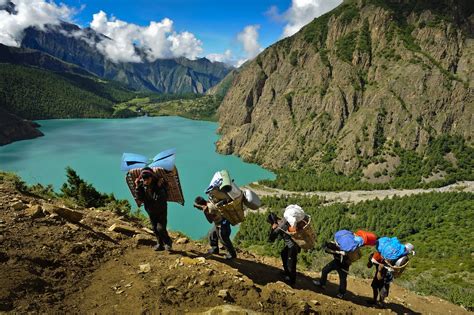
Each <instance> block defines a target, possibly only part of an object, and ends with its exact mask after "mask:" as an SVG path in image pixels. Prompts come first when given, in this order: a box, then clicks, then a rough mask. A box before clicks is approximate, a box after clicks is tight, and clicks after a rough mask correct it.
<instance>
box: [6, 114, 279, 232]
mask: <svg viewBox="0 0 474 315" xmlns="http://www.w3.org/2000/svg"><path fill="white" fill-rule="evenodd" d="M38 123H39V124H41V128H40V129H41V131H42V132H43V133H44V134H45V136H44V137H40V138H36V139H32V140H25V141H19V142H14V143H12V144H9V145H6V146H3V147H0V169H1V170H6V171H13V172H16V173H17V174H19V175H20V176H21V177H22V178H23V180H25V181H26V182H27V183H29V184H34V183H41V184H44V185H47V184H52V185H53V186H54V188H55V190H56V191H59V189H60V187H61V185H62V183H64V182H65V181H66V172H65V168H66V167H67V166H70V167H72V168H73V169H74V170H76V172H77V173H78V174H79V176H80V177H81V178H83V179H84V180H86V181H88V182H89V183H92V184H93V185H94V187H95V188H97V190H99V191H101V192H106V193H114V194H115V196H116V197H118V198H120V199H128V200H129V201H130V204H131V205H132V209H134V208H136V204H135V202H134V200H133V199H132V197H131V194H130V192H129V190H128V187H127V185H126V183H125V172H122V171H120V159H121V156H122V153H124V152H131V153H137V154H142V155H145V156H147V157H149V158H152V157H153V156H154V155H155V154H157V153H159V152H160V151H163V150H166V149H169V148H176V150H177V153H176V166H177V168H178V171H179V175H180V179H181V183H182V188H183V192H184V197H185V205H184V206H181V205H178V204H175V203H169V204H168V229H170V230H175V231H182V232H184V233H185V234H186V235H188V236H190V237H192V238H194V239H197V238H201V237H203V236H205V235H206V234H207V231H208V230H209V228H210V227H211V226H210V225H209V223H208V222H207V221H206V219H205V218H204V215H203V214H202V213H201V212H199V211H198V210H196V209H195V208H193V206H192V204H193V201H194V198H195V197H196V196H197V195H201V196H205V195H204V190H205V189H206V188H207V186H208V184H209V182H210V180H211V178H212V176H213V174H214V172H216V171H218V170H221V169H227V170H228V171H229V173H230V175H231V177H232V178H233V179H234V180H235V182H236V184H237V185H240V186H242V185H245V184H248V183H250V182H253V181H257V180H261V179H273V178H274V174H273V173H271V172H269V171H267V170H265V169H263V168H261V167H260V166H258V165H255V164H249V163H245V162H243V161H242V160H240V159H239V158H237V157H235V156H225V155H220V154H218V153H216V152H215V145H214V143H215V142H216V141H217V139H218V136H217V135H216V133H215V131H216V129H217V124H216V123H211V122H203V121H195V120H189V119H184V118H180V117H140V118H132V119H67V120H66V119H64V120H63V119H61V120H44V121H38ZM142 210H143V209H142ZM143 212H144V210H143ZM235 230H236V228H233V232H234V233H235Z"/></svg>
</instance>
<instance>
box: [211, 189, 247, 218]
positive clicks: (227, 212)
mask: <svg viewBox="0 0 474 315" xmlns="http://www.w3.org/2000/svg"><path fill="white" fill-rule="evenodd" d="M242 201H243V195H242V196H240V197H239V198H237V199H235V200H232V201H230V202H227V203H222V204H220V203H217V204H216V206H217V209H218V210H219V212H220V213H221V214H222V216H223V217H224V218H226V219H227V220H228V221H229V222H230V224H232V225H236V224H239V223H241V222H243V221H244V218H245V215H244V207H243V203H242Z"/></svg>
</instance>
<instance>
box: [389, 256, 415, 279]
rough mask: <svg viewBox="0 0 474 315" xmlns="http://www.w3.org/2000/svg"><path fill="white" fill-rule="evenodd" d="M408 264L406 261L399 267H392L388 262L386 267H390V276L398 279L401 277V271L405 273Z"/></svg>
mask: <svg viewBox="0 0 474 315" xmlns="http://www.w3.org/2000/svg"><path fill="white" fill-rule="evenodd" d="M406 258H408V257H406ZM409 262H410V261H409V260H408V259H407V261H406V262H405V263H404V264H403V265H401V266H392V265H391V264H389V263H388V262H387V265H388V266H389V267H390V269H391V271H392V274H393V277H394V278H398V277H400V276H401V275H402V273H403V271H405V269H406V267H407V266H408V263H409Z"/></svg>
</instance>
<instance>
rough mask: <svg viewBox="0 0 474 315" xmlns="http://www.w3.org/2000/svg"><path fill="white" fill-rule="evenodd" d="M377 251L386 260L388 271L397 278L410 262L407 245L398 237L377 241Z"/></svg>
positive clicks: (383, 238)
mask: <svg viewBox="0 0 474 315" xmlns="http://www.w3.org/2000/svg"><path fill="white" fill-rule="evenodd" d="M376 249H377V251H378V252H379V253H380V255H381V256H382V258H383V259H384V262H385V266H386V267H387V269H389V270H390V271H391V272H392V274H393V276H394V277H395V278H397V277H399V276H400V275H401V274H402V273H403V271H404V270H405V268H406V267H407V266H408V262H409V258H408V253H407V249H406V247H405V245H403V244H402V243H401V242H400V241H399V240H398V238H396V237H391V238H390V237H381V238H379V240H378V241H377V245H376Z"/></svg>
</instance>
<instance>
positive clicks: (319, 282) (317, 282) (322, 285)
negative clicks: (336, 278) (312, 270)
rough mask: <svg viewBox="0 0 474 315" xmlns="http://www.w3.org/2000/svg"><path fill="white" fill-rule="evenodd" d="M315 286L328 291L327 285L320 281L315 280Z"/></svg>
mask: <svg viewBox="0 0 474 315" xmlns="http://www.w3.org/2000/svg"><path fill="white" fill-rule="evenodd" d="M313 284H314V285H315V286H317V287H320V288H321V289H326V285H325V284H321V281H319V280H313Z"/></svg>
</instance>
